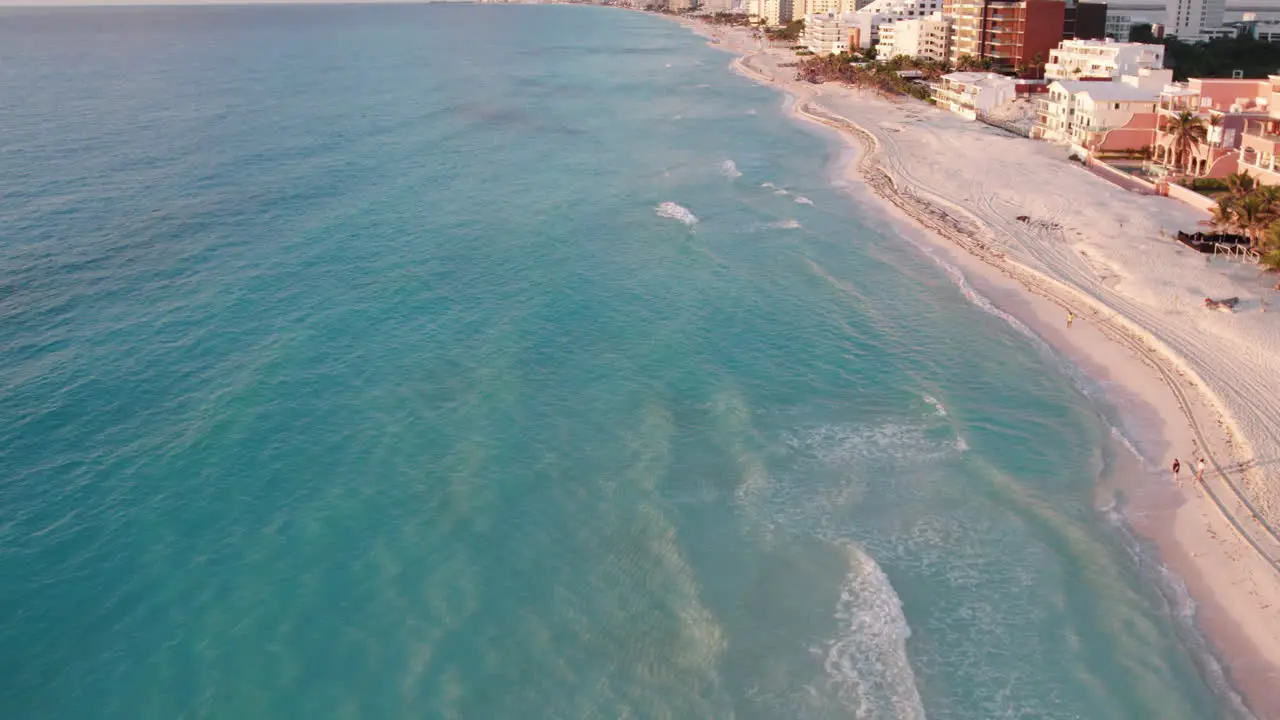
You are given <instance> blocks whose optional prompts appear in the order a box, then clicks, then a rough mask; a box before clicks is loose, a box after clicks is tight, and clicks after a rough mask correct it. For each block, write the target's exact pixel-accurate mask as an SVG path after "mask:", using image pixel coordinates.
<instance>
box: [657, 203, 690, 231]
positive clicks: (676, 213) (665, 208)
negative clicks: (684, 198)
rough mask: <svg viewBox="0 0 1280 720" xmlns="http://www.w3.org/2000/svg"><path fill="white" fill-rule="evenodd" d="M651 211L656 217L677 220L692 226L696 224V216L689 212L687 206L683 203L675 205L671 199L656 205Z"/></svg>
mask: <svg viewBox="0 0 1280 720" xmlns="http://www.w3.org/2000/svg"><path fill="white" fill-rule="evenodd" d="M653 211H654V212H655V213H657V214H658V217H664V218H671V219H672V220H679V221H680V222H682V223H684V224H685V225H688V226H689V227H693V226H694V225H697V224H698V216H697V215H694V214H693V213H692V212H689V208H687V207H685V206H683V205H677V204H676V203H673V202H671V201H667V202H664V203H662V204H661V205H659V206H658V207H656V208H654V209H653Z"/></svg>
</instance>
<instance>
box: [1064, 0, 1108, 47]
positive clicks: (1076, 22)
mask: <svg viewBox="0 0 1280 720" xmlns="http://www.w3.org/2000/svg"><path fill="white" fill-rule="evenodd" d="M1065 10H1066V12H1065V15H1064V16H1063V18H1062V37H1063V39H1065V40H1101V39H1102V38H1104V37H1106V34H1107V4H1106V3H1104V2H1068V3H1067V7H1066V8H1065Z"/></svg>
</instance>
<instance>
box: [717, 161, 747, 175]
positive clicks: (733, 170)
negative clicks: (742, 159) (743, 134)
mask: <svg viewBox="0 0 1280 720" xmlns="http://www.w3.org/2000/svg"><path fill="white" fill-rule="evenodd" d="M720 174H721V175H724V176H725V177H731V178H736V177H742V173H741V172H739V171H738V165H737V163H735V162H734V161H732V160H725V161H724V162H722V163H720Z"/></svg>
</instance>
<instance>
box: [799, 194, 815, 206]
mask: <svg viewBox="0 0 1280 720" xmlns="http://www.w3.org/2000/svg"><path fill="white" fill-rule="evenodd" d="M796 202H798V203H800V204H801V205H812V204H813V201H812V200H810V199H809V198H807V197H805V196H803V195H797V196H796Z"/></svg>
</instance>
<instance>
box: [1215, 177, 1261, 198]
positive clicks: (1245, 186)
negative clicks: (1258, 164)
mask: <svg viewBox="0 0 1280 720" xmlns="http://www.w3.org/2000/svg"><path fill="white" fill-rule="evenodd" d="M1223 180H1224V181H1225V182H1226V183H1227V190H1228V191H1229V192H1230V193H1231V197H1232V198H1241V197H1244V196H1245V195H1248V194H1249V193H1250V192H1253V189H1254V187H1256V186H1257V181H1255V180H1254V179H1253V176H1252V175H1250V174H1248V173H1242V172H1237V173H1231V174H1230V175H1228V176H1226V177H1225V178H1223Z"/></svg>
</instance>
